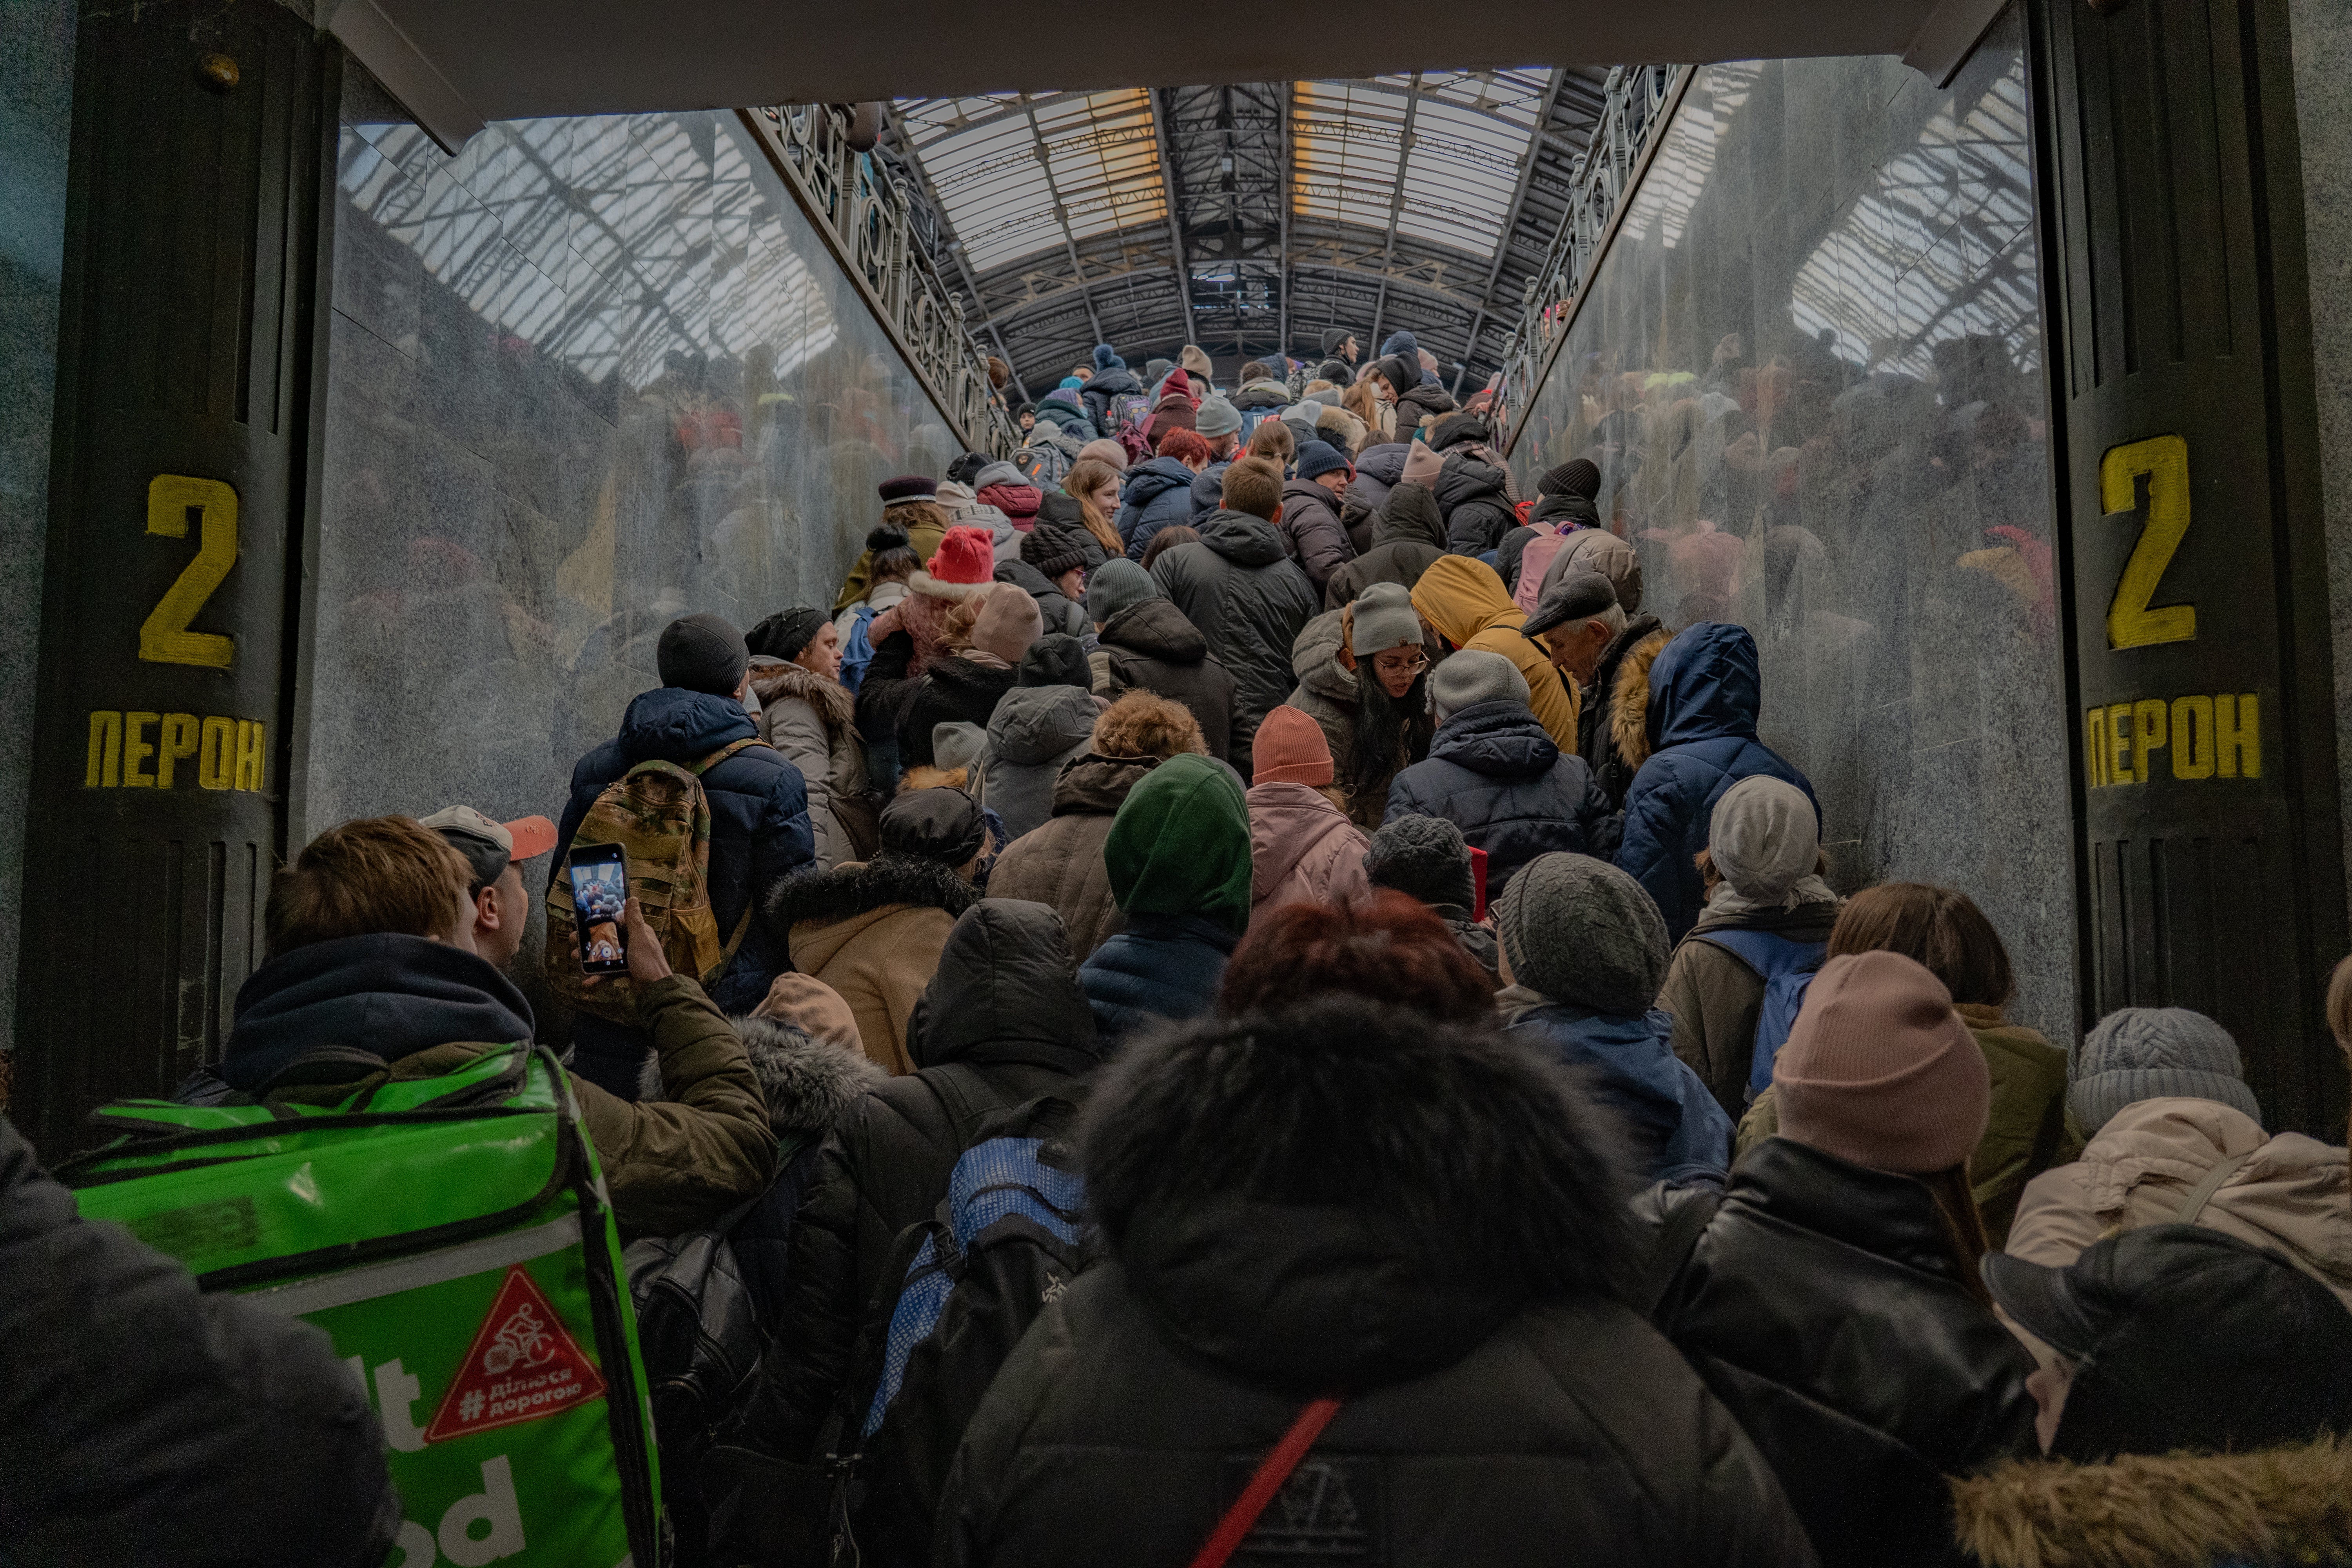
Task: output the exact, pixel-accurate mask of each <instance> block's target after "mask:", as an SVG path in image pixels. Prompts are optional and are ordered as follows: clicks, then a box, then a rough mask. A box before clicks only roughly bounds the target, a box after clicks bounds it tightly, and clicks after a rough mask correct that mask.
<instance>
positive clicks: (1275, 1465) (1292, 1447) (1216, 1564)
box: [1192, 1399, 1339, 1568]
mask: <svg viewBox="0 0 2352 1568" xmlns="http://www.w3.org/2000/svg"><path fill="white" fill-rule="evenodd" d="M1338 1414H1339V1401H1338V1400H1336V1399H1311V1400H1309V1401H1307V1407H1306V1408H1305V1409H1303V1410H1301V1411H1300V1412H1299V1413H1298V1416H1297V1419H1296V1420H1294V1421H1293V1422H1291V1424H1290V1429H1289V1430H1288V1431H1286V1432H1285V1433H1284V1434H1283V1435H1282V1440H1281V1441H1280V1442H1278V1443H1276V1445H1275V1446H1274V1451H1273V1452H1272V1453H1270V1454H1268V1455H1267V1456H1266V1457H1265V1458H1264V1459H1262V1460H1260V1461H1259V1463H1258V1467H1257V1473H1256V1474H1255V1475H1253V1476H1252V1477H1250V1480H1249V1485H1248V1486H1246V1487H1244V1489H1242V1495H1241V1496H1239V1497H1237V1498H1235V1499H1234V1506H1233V1507H1231V1508H1229V1509H1227V1510H1225V1517H1224V1518H1223V1519H1221V1520H1219V1521H1217V1528H1216V1529H1215V1531H1213V1532H1211V1534H1210V1536H1209V1539H1208V1540H1207V1541H1205V1542H1202V1545H1201V1550H1200V1551H1199V1552H1197V1553H1196V1554H1194V1556H1193V1558H1192V1568H1225V1563H1227V1562H1229V1561H1230V1560H1231V1559H1232V1557H1233V1554H1234V1552H1238V1551H1240V1550H1241V1544H1242V1542H1244V1541H1246V1540H1248V1539H1249V1533H1250V1531H1253V1530H1255V1529H1256V1528H1257V1521H1258V1516H1259V1515H1260V1514H1262V1513H1264V1512H1265V1508H1266V1504H1268V1503H1270V1502H1272V1501H1273V1500H1274V1498H1275V1494H1276V1492H1279V1491H1280V1490H1282V1488H1283V1483H1284V1482H1286V1481H1287V1480H1289V1479H1290V1473H1291V1472H1292V1471H1293V1470H1296V1469H1297V1468H1298V1465H1299V1461H1301V1460H1302V1459H1304V1458H1307V1450H1308V1449H1310V1448H1312V1447H1315V1440H1316V1439H1317V1438H1318V1437H1320V1436H1323V1428H1325V1427H1326V1426H1329V1425H1331V1417H1333V1416H1334V1415H1338Z"/></svg>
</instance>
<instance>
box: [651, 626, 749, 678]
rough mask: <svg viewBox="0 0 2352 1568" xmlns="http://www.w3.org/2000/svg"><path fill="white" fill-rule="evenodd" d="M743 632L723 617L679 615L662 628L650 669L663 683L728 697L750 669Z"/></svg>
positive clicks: (747, 649)
mask: <svg viewBox="0 0 2352 1568" xmlns="http://www.w3.org/2000/svg"><path fill="white" fill-rule="evenodd" d="M654 668H656V669H657V670H659V671H660V672H661V683H662V684H663V685H664V686H675V687H677V688H679V689H683V690H687V691H700V692H705V693H707V694H709V696H712V697H732V696H734V695H735V689H736V688H737V687H739V686H740V685H742V684H743V672H744V670H746V669H748V668H751V649H750V648H748V647H745V646H744V645H743V634H742V633H741V632H739V631H737V630H736V629H735V624H734V623H733V622H732V621H730V620H729V619H728V618H727V617H726V616H713V615H708V614H706V615H699V616H679V617H678V618H677V620H674V621H672V622H670V624H669V625H668V626H665V627H663V628H662V635H661V642H660V643H659V644H658V645H657V646H656V648H655V650H654Z"/></svg>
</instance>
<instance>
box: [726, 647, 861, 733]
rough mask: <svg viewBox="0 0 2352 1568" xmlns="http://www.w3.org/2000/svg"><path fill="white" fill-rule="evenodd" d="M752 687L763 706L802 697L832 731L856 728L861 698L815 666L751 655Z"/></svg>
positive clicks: (829, 731)
mask: <svg viewBox="0 0 2352 1568" xmlns="http://www.w3.org/2000/svg"><path fill="white" fill-rule="evenodd" d="M751 691H752V694H753V695H754V696H756V697H758V698H759V700H760V706H761V707H762V708H765V707H767V706H769V705H770V704H771V703H775V702H782V701H786V700H790V699H792V698H795V697H796V698H798V699H800V700H802V701H803V702H805V703H807V704H808V705H809V706H810V707H812V708H814V709H815V710H816V716H817V718H818V719H819V720H821V721H823V722H824V727H825V731H826V732H827V733H828V734H831V735H834V736H836V737H838V736H844V735H848V734H850V733H852V732H853V731H854V728H855V715H856V709H857V699H856V697H855V696H853V695H851V693H850V690H849V689H848V688H847V687H845V686H844V685H842V684H841V682H839V681H838V680H827V679H824V677H823V676H821V675H819V674H817V673H816V672H815V671H814V670H812V669H804V668H802V667H801V666H799V665H797V664H788V663H786V662H785V661H784V660H782V659H780V658H768V657H767V656H766V655H764V654H755V655H753V656H752V658H751Z"/></svg>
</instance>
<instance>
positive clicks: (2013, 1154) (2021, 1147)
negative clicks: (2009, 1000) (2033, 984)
mask: <svg viewBox="0 0 2352 1568" xmlns="http://www.w3.org/2000/svg"><path fill="white" fill-rule="evenodd" d="M1958 1012H1959V1015H1960V1019H1961V1021H1962V1022H1963V1023H1965V1024H1967V1025H1968V1026H1969V1034H1971V1035H1973V1036H1975V1037H1976V1042H1977V1048H1978V1049H1979V1050H1980V1051H1982V1052H1983V1053H1984V1058H1985V1066H1986V1067H1987V1068H1990V1069H1991V1071H1992V1116H1991V1120H1990V1121H1989V1122H1987V1124H1986V1126H1985V1135H1984V1137H1983V1138H1982V1139H1981V1140H1979V1142H1978V1143H1977V1148H1976V1152H1975V1153H1973V1154H1971V1155H1969V1184H1970V1185H1971V1187H1973V1188H1974V1190H1975V1193H1976V1200H1977V1209H1978V1212H1979V1213H1980V1214H1982V1215H1984V1223H1985V1234H1986V1235H1987V1236H1988V1237H1990V1239H1991V1241H1992V1245H1993V1249H1994V1250H1995V1251H1999V1250H2000V1247H2002V1245H2003V1244H2004V1243H2006V1242H2007V1241H2008V1239H2009V1226H2010V1222H2011V1220H2013V1219H2015V1218H2016V1217H2017V1200H2018V1198H2019V1197H2020V1196H2021V1194H2023V1193H2024V1191H2025V1184H2026V1183H2028V1182H2030V1181H2032V1179H2033V1178H2034V1177H2036V1176H2038V1175H2040V1174H2041V1173H2042V1172H2044V1171H2046V1170H2048V1169H2050V1168H2051V1167H2052V1166H2053V1165H2063V1164H2066V1163H2069V1162H2070V1161H2073V1160H2074V1159H2076V1158H2078V1157H2079V1156H2080V1155H2081V1153H2082V1152H2083V1140H2082V1137H2081V1135H2080V1134H2079V1133H2077V1132H2076V1131H2074V1127H2073V1125H2072V1124H2071V1123H2070V1122H2068V1121H2067V1120H2066V1053H2065V1052H2064V1051H2063V1050H2060V1049H2059V1048H2058V1047H2056V1046H2053V1045H2052V1044H2051V1043H2050V1042H2049V1041H2048V1040H2045V1039H2043V1038H2042V1036H2041V1035H2040V1034H2039V1033H2038V1032H2036V1031H2035V1030H2032V1029H2029V1028H2026V1027H2024V1026H2021V1025H2017V1024H2004V1023H2002V1022H2001V1018H2000V1008H1998V1007H1979V1006H1976V1005H1962V1006H1961V1007H1960V1008H1959V1009H1958ZM1778 1131H1780V1107H1779V1106H1778V1105H1777V1104H1776V1103H1775V1102H1774V1100H1773V1092H1772V1090H1771V1089H1766V1090H1765V1091H1764V1092H1763V1093H1762V1094H1759V1095H1758V1096H1757V1097H1756V1103H1755V1104H1753V1105H1751V1106H1749V1107H1748V1114H1747V1115H1746V1116H1743V1117H1741V1118H1740V1119H1739V1133H1738V1137H1737V1138H1736V1139H1735V1140H1734V1141H1733V1143H1732V1153H1731V1157H1732V1160H1733V1162H1734V1163H1737V1162H1738V1159H1739V1157H1740V1156H1741V1155H1743V1154H1745V1153H1747V1152H1748V1150H1749V1148H1751V1147H1752V1146H1754V1145H1755V1144H1758V1143H1760V1142H1763V1141H1764V1140H1765V1139H1767V1138H1769V1137H1771V1136H1772V1135H1773V1134H1774V1133H1776V1132H1778Z"/></svg>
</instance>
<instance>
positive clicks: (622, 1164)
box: [269, 974, 776, 1242]
mask: <svg viewBox="0 0 2352 1568" xmlns="http://www.w3.org/2000/svg"><path fill="white" fill-rule="evenodd" d="M638 994H639V998H640V1000H639V1003H638V1007H639V1016H641V1017H642V1018H643V1020H644V1022H645V1025H646V1028H648V1029H649V1030H651V1031H652V1034H653V1037H654V1052H655V1056H656V1060H657V1062H658V1064H659V1067H660V1069H661V1088H662V1093H663V1095H664V1096H665V1097H666V1098H664V1099H662V1100H637V1101H630V1100H622V1099H620V1098H619V1097H618V1096H615V1095H614V1094H611V1093H608V1092H607V1091H605V1090H604V1089H599V1088H598V1087H597V1086H596V1085H594V1084H593V1083H590V1082H589V1081H588V1080H587V1079H583V1078H576V1077H575V1078H573V1079H572V1080H571V1083H572V1093H573V1094H574V1095H576V1096H577V1097H578V1099H579V1101H580V1116H581V1120H582V1121H583V1122H585V1123H586V1125H587V1128H588V1141H589V1142H590V1143H591V1144H593V1146H594V1148H595V1150H596V1161H597V1163H598V1165H599V1166H600V1167H601V1168H602V1169H603V1171H604V1185H605V1189H606V1191H608V1192H609V1193H611V1194H612V1197H613V1213H614V1219H615V1220H616V1221H617V1222H618V1224H619V1226H620V1228H621V1239H622V1240H623V1241H625V1242H626V1241H633V1240H635V1238H637V1237H641V1236H677V1235H678V1234H680V1233H682V1232H685V1231H689V1230H700V1229H703V1228H705V1227H706V1226H709V1225H710V1224H711V1223H712V1222H713V1221H715V1220H717V1219H718V1218H719V1215H723V1214H725V1213H726V1212H727V1211H728V1210H729V1209H730V1208H733V1207H734V1206H735V1205H738V1204H740V1203H741V1202H743V1201H744V1200H745V1199H746V1198H751V1197H755V1196H757V1195H758V1194H761V1193H762V1192H764V1191H766V1190H767V1186H768V1181H769V1178H770V1177H771V1176H772V1175H773V1174H774V1173H775V1163H776V1135H775V1133H774V1131H772V1129H771V1128H770V1127H769V1125H768V1102H767V1100H766V1097H765V1096H763V1095H762V1094H761V1091H760V1080H759V1079H758V1078H756V1077H755V1076H753V1074H752V1071H751V1058H750V1057H748V1056H747V1055H745V1054H744V1050H743V1042H742V1041H741V1040H740V1039H739V1038H737V1037H736V1034H735V1026H733V1025H732V1024H730V1023H729V1022H728V1021H727V1016H726V1015H725V1014H723V1013H721V1012H719V1009H718V1008H717V1007H716V1006H715V1005H712V1003H711V1000H710V998H709V996H708V995H706V994H704V993H703V989H702V987H701V986H700V985H698V984H695V982H694V981H693V980H692V979H691V978H690V977H688V976H687V975H683V974H673V975H671V976H670V977H669V978H668V979H667V980H657V981H656V982H655V983H654V984H651V985H647V986H642V987H640V988H639V992H638ZM510 1043H511V1042H507V1041H466V1040H452V1041H450V1042H448V1043H447V1044H446V1045H438V1046H429V1047H426V1048H425V1049H424V1050H421V1051H412V1052H411V1053H409V1054H408V1055H407V1056H404V1057H402V1058H399V1059H397V1060H395V1061H394V1062H392V1063H391V1064H389V1066H388V1067H387V1068H386V1070H385V1071H384V1072H383V1074H381V1075H380V1079H419V1078H438V1077H439V1076H441V1075H442V1074H444V1073H448V1072H455V1071H456V1070H457V1068H461V1067H463V1066H464V1065H465V1064H466V1063H467V1062H469V1061H471V1060H473V1059H474V1058H476V1057H478V1056H481V1055H483V1054H484V1053H486V1052H488V1051H494V1050H498V1049H499V1048H501V1047H502V1046H504V1045H507V1044H510ZM370 1081H376V1080H372V1079H359V1080H356V1081H353V1082H349V1083H338V1084H334V1085H332V1086H303V1087H296V1088H292V1089H285V1090H282V1091H279V1092H277V1093H273V1094H271V1095H270V1096H269V1098H270V1099H272V1100H307V1101H310V1102H313V1103H321V1104H337V1103H340V1102H341V1101H342V1100H346V1099H348V1098H349V1097H350V1096H351V1094H352V1090H354V1089H360V1088H362V1087H364V1086H365V1085H366V1084H367V1083H368V1082H370Z"/></svg>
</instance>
